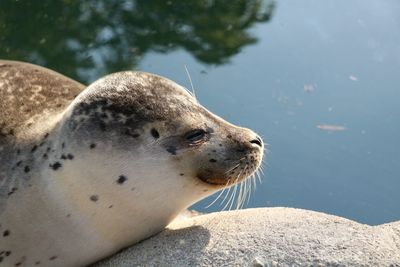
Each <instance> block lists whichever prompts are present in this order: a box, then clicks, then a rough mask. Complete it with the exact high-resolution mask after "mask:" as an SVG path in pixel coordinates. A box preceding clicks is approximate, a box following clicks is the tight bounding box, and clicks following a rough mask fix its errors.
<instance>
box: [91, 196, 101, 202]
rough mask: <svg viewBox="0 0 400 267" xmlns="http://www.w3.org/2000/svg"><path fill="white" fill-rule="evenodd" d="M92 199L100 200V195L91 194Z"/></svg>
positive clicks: (94, 200)
mask: <svg viewBox="0 0 400 267" xmlns="http://www.w3.org/2000/svg"><path fill="white" fill-rule="evenodd" d="M90 200H91V201H93V202H96V201H97V200H99V196H98V195H91V196H90Z"/></svg>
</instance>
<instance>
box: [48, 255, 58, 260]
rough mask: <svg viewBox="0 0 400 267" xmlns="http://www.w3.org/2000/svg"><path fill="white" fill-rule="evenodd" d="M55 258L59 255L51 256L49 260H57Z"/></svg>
mask: <svg viewBox="0 0 400 267" xmlns="http://www.w3.org/2000/svg"><path fill="white" fill-rule="evenodd" d="M55 259H57V256H51V257H50V258H49V260H51V261H53V260H55Z"/></svg>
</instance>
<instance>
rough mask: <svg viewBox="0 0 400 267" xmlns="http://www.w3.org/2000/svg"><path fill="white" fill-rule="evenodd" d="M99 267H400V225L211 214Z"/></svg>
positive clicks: (272, 213) (306, 215) (268, 213)
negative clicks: (370, 224) (372, 224)
mask: <svg viewBox="0 0 400 267" xmlns="http://www.w3.org/2000/svg"><path fill="white" fill-rule="evenodd" d="M94 266H96V267H111V266H112V267H120V266H121V267H122V266H252V267H262V266H265V267H267V266H400V221H398V222H394V223H389V224H384V225H379V226H369V225H364V224H359V223H357V222H354V221H351V220H347V219H344V218H341V217H337V216H332V215H328V214H324V213H319V212H313V211H308V210H300V209H292V208H259V209H247V210H239V211H230V212H219V213H211V214H206V215H201V216H196V217H193V218H188V219H183V220H182V219H180V220H177V221H175V222H173V223H172V224H171V225H169V226H168V228H167V229H166V230H165V231H163V232H161V233H160V234H158V235H156V236H154V237H152V238H149V239H147V240H145V241H142V242H140V243H139V244H136V245H134V246H132V247H130V248H128V249H126V250H124V251H122V252H120V253H118V254H116V255H114V256H113V257H111V258H109V259H106V260H104V261H102V262H100V263H98V264H96V265H94Z"/></svg>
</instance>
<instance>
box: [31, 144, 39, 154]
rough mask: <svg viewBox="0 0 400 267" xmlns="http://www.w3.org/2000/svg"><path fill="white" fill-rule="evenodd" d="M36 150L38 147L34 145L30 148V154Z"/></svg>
mask: <svg viewBox="0 0 400 267" xmlns="http://www.w3.org/2000/svg"><path fill="white" fill-rule="evenodd" d="M37 148H38V146H37V145H34V146H33V147H32V149H31V152H32V153H33V152H35V151H36V149H37Z"/></svg>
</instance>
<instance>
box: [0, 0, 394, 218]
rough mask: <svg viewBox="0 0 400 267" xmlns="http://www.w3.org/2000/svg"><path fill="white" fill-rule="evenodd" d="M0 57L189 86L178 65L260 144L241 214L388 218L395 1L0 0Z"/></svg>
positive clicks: (71, 71) (211, 104) (88, 78)
mask: <svg viewBox="0 0 400 267" xmlns="http://www.w3.org/2000/svg"><path fill="white" fill-rule="evenodd" d="M0 58H3V59H13V60H23V61H29V62H33V63H36V64H40V65H43V66H46V67H48V68H51V69H54V70H56V71H58V72H60V73H63V74H65V75H67V76H70V77H72V78H74V79H76V80H79V81H81V82H83V83H86V84H88V83H90V82H92V81H93V80H95V79H97V78H99V77H101V76H103V75H104V74H107V73H111V72H115V71H119V70H126V69H140V70H144V71H149V72H154V73H158V74H161V75H164V76H166V77H169V78H171V79H173V80H175V81H177V82H178V83H180V84H182V85H184V86H186V87H188V88H190V83H189V81H188V78H187V75H186V72H185V68H184V66H185V65H186V66H187V67H188V69H189V71H190V74H191V77H192V80H193V83H194V87H195V88H196V95H197V97H198V98H199V100H200V101H201V103H202V104H204V105H205V106H206V107H207V108H209V109H210V110H211V111H213V112H215V113H217V114H219V115H221V116H222V117H224V118H225V119H227V120H229V121H231V122H233V123H236V124H239V125H241V126H246V127H249V128H252V129H254V130H255V131H257V132H258V133H259V134H260V135H261V136H262V137H263V138H264V140H265V141H266V142H267V143H268V144H269V146H268V150H269V153H268V155H267V157H266V164H265V165H266V167H265V175H264V176H263V183H262V184H261V185H259V186H258V188H257V190H256V192H255V193H254V194H253V195H252V198H251V200H250V202H249V204H248V205H247V207H264V206H289V207H298V208H305V209H311V210H317V211H323V212H327V213H331V214H335V215H340V216H344V217H346V218H350V219H353V220H356V221H359V222H363V223H368V224H378V223H384V222H389V221H393V220H399V219H400V192H399V188H400V2H399V1H396V0H380V1H373V0H336V1H319V0H301V1H299V0H288V1H258V0H250V1H245V0H229V1H228V0H221V1H211V0H207V1H164V0H162V1H161V0H160V1H158V0H150V1H134V0H126V1H118V2H117V1H105V0H99V1H94V0H92V1H72V0H70V1H67V0H65V1H53V0H44V1H8V0H2V1H0ZM318 126H319V128H318ZM329 127H330V128H329ZM321 128H322V129H321ZM329 129H330V130H329ZM211 201H212V198H211V199H206V200H204V201H202V202H200V203H198V204H196V205H195V208H196V209H198V210H201V211H205V212H210V211H214V210H219V209H221V207H220V206H218V204H216V205H214V206H212V207H210V208H208V209H205V206H206V205H207V204H208V203H210V202H211Z"/></svg>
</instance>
